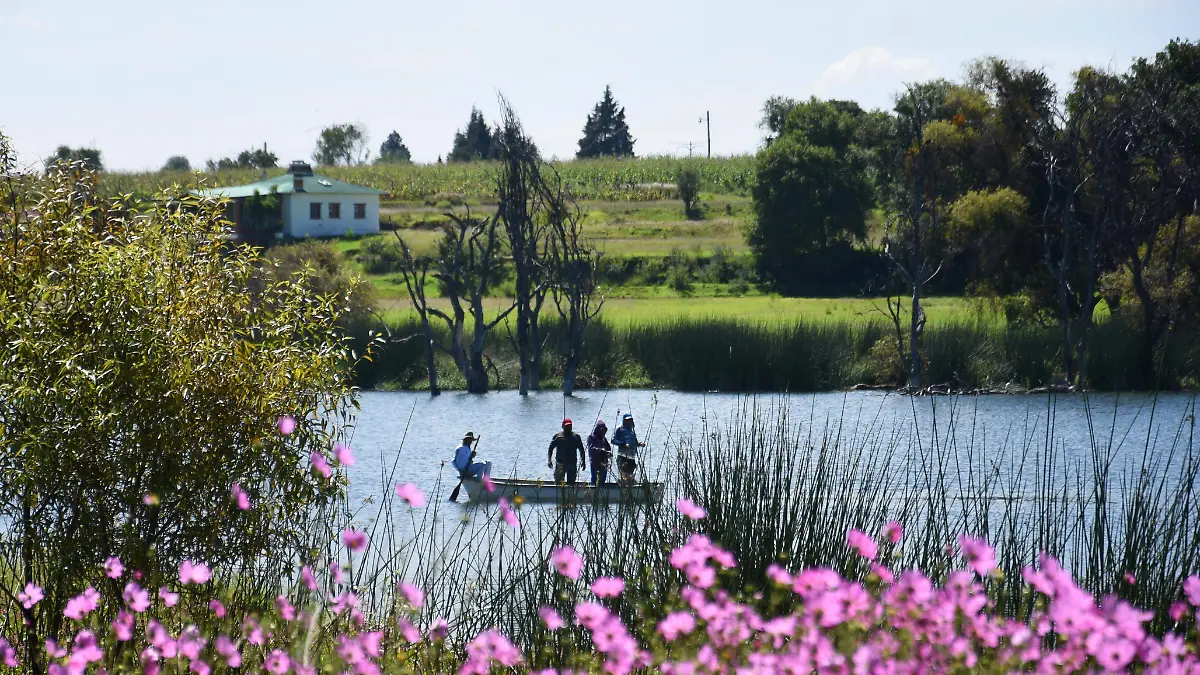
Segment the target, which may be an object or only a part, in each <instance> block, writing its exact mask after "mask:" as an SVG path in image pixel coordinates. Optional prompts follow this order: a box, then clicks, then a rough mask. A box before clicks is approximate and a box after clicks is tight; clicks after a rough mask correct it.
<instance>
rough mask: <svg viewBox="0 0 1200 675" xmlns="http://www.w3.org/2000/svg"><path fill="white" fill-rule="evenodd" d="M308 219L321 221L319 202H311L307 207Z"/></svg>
mask: <svg viewBox="0 0 1200 675" xmlns="http://www.w3.org/2000/svg"><path fill="white" fill-rule="evenodd" d="M308 219H309V220H320V219H321V202H313V203H311V204H309V205H308Z"/></svg>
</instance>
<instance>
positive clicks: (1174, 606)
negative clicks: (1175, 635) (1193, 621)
mask: <svg viewBox="0 0 1200 675" xmlns="http://www.w3.org/2000/svg"><path fill="white" fill-rule="evenodd" d="M1187 611H1188V606H1187V603H1186V602H1172V603H1171V607H1170V609H1168V610H1167V614H1168V615H1170V617H1171V620H1172V621H1182V620H1183V617H1185V616H1187Z"/></svg>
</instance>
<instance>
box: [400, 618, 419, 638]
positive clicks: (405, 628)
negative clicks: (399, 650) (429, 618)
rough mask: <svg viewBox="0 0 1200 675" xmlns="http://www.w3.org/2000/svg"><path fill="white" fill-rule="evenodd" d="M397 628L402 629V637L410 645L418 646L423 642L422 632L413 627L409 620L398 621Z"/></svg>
mask: <svg viewBox="0 0 1200 675" xmlns="http://www.w3.org/2000/svg"><path fill="white" fill-rule="evenodd" d="M396 627H397V628H399V629H400V637H402V638H404V641H405V642H407V643H409V644H416V643H418V642H420V641H421V631H419V630H417V627H416V626H414V625H412V623H411V622H409V620H408V619H397V620H396Z"/></svg>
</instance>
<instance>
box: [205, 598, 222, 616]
mask: <svg viewBox="0 0 1200 675" xmlns="http://www.w3.org/2000/svg"><path fill="white" fill-rule="evenodd" d="M208 609H209V610H210V611H211V612H212V613H213V616H215V617H217V618H218V619H224V618H225V605H222V604H221V601H220V600H215V599H214V600H209V602H208Z"/></svg>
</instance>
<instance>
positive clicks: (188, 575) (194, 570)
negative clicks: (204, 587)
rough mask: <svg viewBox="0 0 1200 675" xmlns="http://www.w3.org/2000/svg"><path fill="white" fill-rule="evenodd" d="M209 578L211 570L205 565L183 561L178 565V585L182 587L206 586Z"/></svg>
mask: <svg viewBox="0 0 1200 675" xmlns="http://www.w3.org/2000/svg"><path fill="white" fill-rule="evenodd" d="M211 578H212V570H210V569H208V566H207V565H204V564H202V563H194V562H192V561H191V560H184V561H183V562H181V563H179V583H181V584H183V585H184V586H186V585H188V584H197V585H201V584H207V583H208V580H209V579H211Z"/></svg>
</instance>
